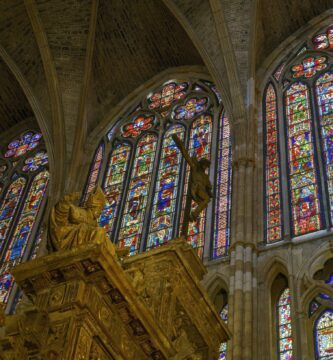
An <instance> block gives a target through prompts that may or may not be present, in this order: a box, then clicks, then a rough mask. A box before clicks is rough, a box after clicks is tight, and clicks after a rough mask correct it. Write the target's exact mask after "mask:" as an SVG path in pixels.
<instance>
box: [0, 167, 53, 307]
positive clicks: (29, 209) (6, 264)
mask: <svg viewBox="0 0 333 360" xmlns="http://www.w3.org/2000/svg"><path fill="white" fill-rule="evenodd" d="M48 180H49V173H48V172H47V171H43V172H41V173H39V174H38V175H36V177H35V178H34V180H33V182H32V184H31V187H30V189H29V193H28V196H27V199H26V201H25V203H24V207H23V210H22V213H21V216H20V218H19V220H18V223H17V225H16V228H15V232H14V234H13V236H12V237H11V239H10V243H9V245H8V247H7V250H6V253H5V257H4V259H3V262H2V265H1V269H0V283H3V282H4V281H5V282H6V284H7V285H6V289H2V291H1V293H0V302H3V303H6V302H7V300H8V296H9V294H10V290H11V288H12V285H13V278H12V276H11V275H9V270H10V269H11V268H12V267H14V266H15V265H17V264H18V263H20V262H21V261H22V258H23V256H24V253H25V249H26V247H27V244H28V242H29V239H30V236H31V232H32V229H33V226H34V224H35V221H36V217H37V215H38V212H39V210H40V207H41V203H42V200H43V198H44V195H45V191H46V188H47V184H48ZM4 279H6V280H4Z"/></svg>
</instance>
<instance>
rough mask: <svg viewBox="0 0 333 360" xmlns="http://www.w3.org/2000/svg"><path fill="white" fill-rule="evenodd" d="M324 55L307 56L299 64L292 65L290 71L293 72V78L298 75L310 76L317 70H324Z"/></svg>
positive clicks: (298, 76) (325, 65)
mask: <svg viewBox="0 0 333 360" xmlns="http://www.w3.org/2000/svg"><path fill="white" fill-rule="evenodd" d="M326 60H327V59H326V57H325V56H318V57H315V58H314V57H308V58H306V59H304V60H303V61H302V63H301V64H297V65H294V66H293V67H292V68H291V71H292V72H293V73H294V74H293V78H295V79H297V78H300V77H304V78H310V77H312V76H313V75H315V74H316V73H317V72H318V71H321V70H324V69H325V68H326V67H327V64H325V62H326Z"/></svg>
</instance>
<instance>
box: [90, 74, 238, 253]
mask: <svg viewBox="0 0 333 360" xmlns="http://www.w3.org/2000/svg"><path fill="white" fill-rule="evenodd" d="M124 110H125V109H124ZM115 120H116V121H115V123H116V125H115V126H114V127H112V128H111V129H110V132H109V133H108V134H106V135H105V137H104V138H103V139H102V141H101V144H105V149H104V152H105V154H106V156H104V158H103V159H102V161H101V162H100V161H99V159H100V157H99V156H98V154H99V153H100V150H99V149H100V147H99V148H98V150H97V151H96V154H97V155H96V156H95V159H94V160H93V163H92V165H91V170H90V173H89V174H88V181H87V186H86V190H85V193H84V197H86V196H87V195H88V194H89V191H91V188H92V185H90V184H93V186H95V185H96V184H97V183H99V184H100V185H101V186H102V188H103V189H104V192H105V195H106V198H107V205H106V207H105V209H104V211H103V212H102V215H101V218H100V224H101V225H102V226H104V227H105V228H106V230H107V232H108V235H109V237H110V239H111V240H112V241H114V242H115V243H117V244H118V245H119V246H121V247H122V246H129V247H130V252H131V254H135V253H138V252H141V251H145V250H148V249H152V248H155V247H158V246H161V245H163V244H165V243H167V242H168V241H170V240H171V239H173V238H175V237H178V236H179V234H180V233H181V230H182V221H183V215H184V214H183V212H184V207H185V196H186V193H187V191H188V181H189V166H188V165H187V164H186V161H185V159H183V156H182V155H181V153H180V151H179V149H178V147H177V146H176V144H175V143H174V141H173V139H172V135H174V134H175V135H177V136H178V138H179V139H180V140H181V141H183V143H184V145H185V148H186V149H187V151H188V152H189V154H190V155H191V156H196V157H197V158H198V159H201V158H206V159H208V160H210V162H211V166H210V168H209V169H208V171H207V174H208V175H209V177H210V179H211V181H212V183H213V193H214V199H213V200H212V202H211V203H210V204H209V206H208V208H207V209H206V210H205V211H203V212H202V213H201V214H200V216H199V218H198V220H197V221H196V222H194V223H191V224H190V226H189V232H188V238H187V241H188V242H189V243H190V244H192V246H193V247H194V248H195V249H196V250H197V253H198V255H199V256H200V257H201V258H202V257H203V256H204V254H205V256H206V257H209V258H214V259H215V258H218V257H221V256H225V255H227V253H228V247H229V244H230V208H231V181H232V174H231V140H230V125H229V119H228V118H227V116H226V114H225V111H224V109H223V105H222V102H221V96H220V94H219V93H218V91H217V90H216V87H215V86H214V85H213V84H212V83H210V82H207V81H199V80H195V81H176V80H171V81H168V82H166V83H164V84H162V85H161V86H160V87H158V88H156V89H154V90H153V91H151V92H149V93H146V94H143V97H142V100H141V102H140V103H139V104H137V105H136V106H135V107H133V108H129V109H127V110H125V111H124V112H123V114H122V117H121V119H115ZM104 162H105V165H104V166H103V163H104ZM96 169H105V170H103V171H104V174H102V173H101V176H99V177H98V176H97V177H96V176H95V175H94V174H95V173H96ZM90 179H97V181H95V182H94V183H93V182H92V181H91V180H90ZM194 207H195V204H194V203H192V209H193V208H194ZM206 239H212V241H211V242H210V243H206V242H205V240H206Z"/></svg>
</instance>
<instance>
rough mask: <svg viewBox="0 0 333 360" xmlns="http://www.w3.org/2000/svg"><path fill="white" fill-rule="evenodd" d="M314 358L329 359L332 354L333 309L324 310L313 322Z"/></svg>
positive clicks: (319, 359)
mask: <svg viewBox="0 0 333 360" xmlns="http://www.w3.org/2000/svg"><path fill="white" fill-rule="evenodd" d="M314 333H315V336H314V337H315V349H316V359H318V360H329V359H332V356H333V311H332V310H326V311H324V312H323V313H322V314H321V315H320V317H319V318H318V320H317V321H316V323H315V329H314Z"/></svg>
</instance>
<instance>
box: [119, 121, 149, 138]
mask: <svg viewBox="0 0 333 360" xmlns="http://www.w3.org/2000/svg"><path fill="white" fill-rule="evenodd" d="M153 124H154V116H143V115H140V116H138V117H136V118H135V119H134V120H133V122H131V123H129V124H126V125H124V126H123V128H122V133H123V137H126V138H127V137H132V138H135V137H137V136H139V135H140V134H141V133H142V132H143V131H146V130H148V129H150V128H151V127H152V126H153Z"/></svg>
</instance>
